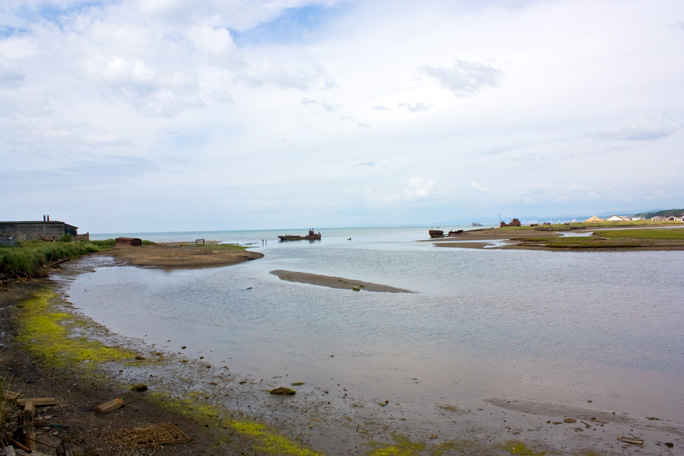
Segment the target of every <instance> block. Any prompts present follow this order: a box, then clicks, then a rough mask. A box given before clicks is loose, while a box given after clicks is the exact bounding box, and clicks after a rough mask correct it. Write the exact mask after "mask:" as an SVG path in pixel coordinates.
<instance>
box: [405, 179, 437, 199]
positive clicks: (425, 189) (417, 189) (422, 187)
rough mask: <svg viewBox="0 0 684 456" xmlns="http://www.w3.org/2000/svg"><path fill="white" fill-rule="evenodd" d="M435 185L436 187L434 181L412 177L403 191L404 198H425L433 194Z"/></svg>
mask: <svg viewBox="0 0 684 456" xmlns="http://www.w3.org/2000/svg"><path fill="white" fill-rule="evenodd" d="M435 185H437V181H436V180H435V179H430V180H425V179H423V178H422V177H420V176H415V177H412V178H411V179H410V180H409V183H408V188H407V189H406V190H404V196H405V197H406V198H407V199H409V200H417V199H423V198H427V197H428V196H430V195H431V194H432V193H433V192H434V190H435Z"/></svg>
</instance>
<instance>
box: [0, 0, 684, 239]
mask: <svg viewBox="0 0 684 456" xmlns="http://www.w3.org/2000/svg"><path fill="white" fill-rule="evenodd" d="M683 129H684V2H682V1H681V0H657V1H644V0H614V1H608V0H606V1H601V0H588V1H582V0H559V1H553V0H548V1H525V0H508V1H507V0H499V1H496V0H491V1H486V0H468V1H466V0H464V1H458V0H444V1H415V0H408V1H397V0H388V1H375V0H351V1H334V0H328V1H306V0H269V1H259V0H249V1H248V0H196V1H191V0H120V1H111V2H110V1H79V0H51V1H47V0H46V1H40V0H2V2H0V220H42V216H43V214H50V215H51V218H52V220H63V221H66V222H68V223H71V224H74V225H77V226H79V227H80V232H86V231H90V232H91V233H102V232H143V231H183V230H223V229H262V228H295V227H309V226H314V227H317V228H323V227H334V226H378V225H432V224H436V223H442V222H448V221H451V220H459V219H466V220H467V219H471V218H472V220H478V219H482V218H483V217H484V218H487V219H491V220H497V215H498V214H500V215H501V216H502V217H503V218H511V217H523V216H528V215H539V216H555V215H560V214H586V215H587V216H589V215H593V214H597V213H606V212H615V213H620V212H621V211H630V210H647V209H656V208H662V209H666V208H675V207H677V208H679V207H683V206H684V184H683V182H682V179H683V175H684V131H683Z"/></svg>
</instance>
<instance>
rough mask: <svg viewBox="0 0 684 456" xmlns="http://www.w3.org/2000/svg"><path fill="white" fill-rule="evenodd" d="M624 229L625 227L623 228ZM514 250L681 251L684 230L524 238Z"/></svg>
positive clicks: (646, 230) (622, 231)
mask: <svg viewBox="0 0 684 456" xmlns="http://www.w3.org/2000/svg"><path fill="white" fill-rule="evenodd" d="M622 227H624V225H622ZM514 248H546V249H555V250H616V249H623V250H681V249H684V227H682V228H679V229H663V228H660V229H657V228H651V229H639V228H636V229H635V228H630V229H622V230H621V229H611V230H598V231H596V232H594V233H593V234H592V235H591V236H564V237H553V238H548V237H534V236H530V237H529V238H525V239H521V240H520V242H519V244H518V245H516V246H514Z"/></svg>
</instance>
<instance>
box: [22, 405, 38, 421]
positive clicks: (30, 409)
mask: <svg viewBox="0 0 684 456" xmlns="http://www.w3.org/2000/svg"><path fill="white" fill-rule="evenodd" d="M24 410H25V411H27V412H29V413H30V414H31V418H34V417H35V416H36V406H35V405H33V402H31V401H27V402H26V403H25V404H24Z"/></svg>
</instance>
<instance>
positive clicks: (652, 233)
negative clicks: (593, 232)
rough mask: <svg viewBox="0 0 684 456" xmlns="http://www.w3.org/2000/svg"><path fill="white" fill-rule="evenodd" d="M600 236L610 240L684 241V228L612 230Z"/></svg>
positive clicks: (602, 232) (603, 232)
mask: <svg viewBox="0 0 684 456" xmlns="http://www.w3.org/2000/svg"><path fill="white" fill-rule="evenodd" d="M600 236H601V237H605V238H608V239H626V238H629V239H684V228H682V229H674V228H672V229H662V228H661V229H657V228H652V229H632V230H611V231H601V233H600Z"/></svg>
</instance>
